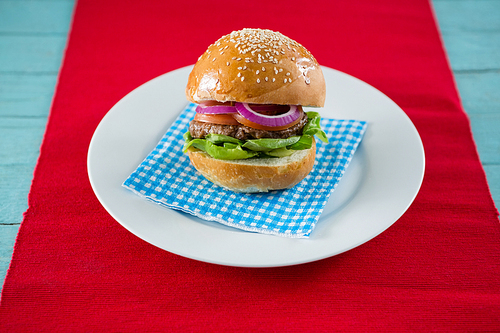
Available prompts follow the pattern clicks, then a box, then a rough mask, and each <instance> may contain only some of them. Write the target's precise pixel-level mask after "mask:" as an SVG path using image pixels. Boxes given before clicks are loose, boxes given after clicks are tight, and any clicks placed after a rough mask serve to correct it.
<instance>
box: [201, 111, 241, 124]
mask: <svg viewBox="0 0 500 333" xmlns="http://www.w3.org/2000/svg"><path fill="white" fill-rule="evenodd" d="M194 120H197V121H201V122H204V123H212V124H220V125H241V124H240V123H239V122H237V121H236V119H234V117H233V114H232V113H222V114H208V113H203V114H202V113H196V115H195V116H194Z"/></svg>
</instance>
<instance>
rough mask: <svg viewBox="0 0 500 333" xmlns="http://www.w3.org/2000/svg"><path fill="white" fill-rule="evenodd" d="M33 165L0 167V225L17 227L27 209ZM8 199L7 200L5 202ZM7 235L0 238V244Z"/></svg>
mask: <svg viewBox="0 0 500 333" xmlns="http://www.w3.org/2000/svg"><path fill="white" fill-rule="evenodd" d="M32 178H33V163H24V164H10V165H0V185H1V186H0V197H2V198H4V200H2V201H1V202H0V225H19V224H20V223H21V221H22V219H23V213H24V212H25V211H26V209H28V192H29V188H30V185H31V179H32ZM6 198H8V200H6ZM5 237H7V235H3V234H2V235H1V236H0V242H1V240H2V239H4V238H5ZM0 251H1V249H0Z"/></svg>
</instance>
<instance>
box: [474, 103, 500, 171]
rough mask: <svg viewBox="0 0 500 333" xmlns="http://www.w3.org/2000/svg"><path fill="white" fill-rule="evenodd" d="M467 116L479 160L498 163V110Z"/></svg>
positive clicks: (499, 140) (499, 147) (499, 162)
mask: <svg viewBox="0 0 500 333" xmlns="http://www.w3.org/2000/svg"><path fill="white" fill-rule="evenodd" d="M469 118H470V122H471V128H472V133H473V135H474V141H475V142H476V146H477V150H478V152H479V156H480V159H481V162H482V163H483V164H498V165H500V135H498V132H499V125H500V112H498V113H478V114H471V115H469Z"/></svg>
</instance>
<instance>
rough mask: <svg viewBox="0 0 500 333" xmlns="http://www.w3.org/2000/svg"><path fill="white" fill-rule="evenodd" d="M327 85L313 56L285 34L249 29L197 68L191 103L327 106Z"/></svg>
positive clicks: (219, 45) (224, 41)
mask: <svg viewBox="0 0 500 333" xmlns="http://www.w3.org/2000/svg"><path fill="white" fill-rule="evenodd" d="M325 92H326V88H325V79H324V77H323V72H322V71H321V67H320V66H319V65H318V62H317V61H316V59H315V58H314V57H313V56H312V55H311V53H310V52H309V51H308V50H306V48H304V47H303V46H302V45H300V44H299V43H297V42H296V41H294V40H292V39H290V38H288V37H286V36H284V35H282V34H281V33H279V32H274V31H271V30H261V29H243V30H238V31H233V32H232V33H230V34H228V35H226V36H223V37H221V38H220V39H219V40H217V41H216V42H215V43H213V44H212V45H210V46H209V47H208V49H207V50H206V51H205V53H204V54H203V55H201V57H200V58H199V59H198V61H197V62H196V64H195V66H194V68H193V70H192V72H191V74H190V75H189V80H188V84H187V87H186V96H187V99H188V100H190V101H191V102H195V103H200V102H202V101H206V100H216V101H219V102H227V101H234V102H242V103H256V104H281V105H303V106H319V107H322V106H324V103H325Z"/></svg>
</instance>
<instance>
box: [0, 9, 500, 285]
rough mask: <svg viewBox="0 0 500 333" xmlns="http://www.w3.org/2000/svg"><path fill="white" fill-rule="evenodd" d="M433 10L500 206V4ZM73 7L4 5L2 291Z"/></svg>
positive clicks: (0, 29)
mask: <svg viewBox="0 0 500 333" xmlns="http://www.w3.org/2000/svg"><path fill="white" fill-rule="evenodd" d="M433 6H434V8H435V12H436V16H437V18H438V23H439V27H440V29H441V32H442V36H443V40H444V43H445V46H446V50H447V53H448V56H449V59H450V63H451V66H452V69H453V72H454V74H455V78H456V82H457V86H458V89H459V92H460V95H461V98H462V103H463V105H464V108H465V111H466V112H467V113H468V115H469V117H470V121H471V126H472V131H473V135H474V139H475V141H476V143H477V149H478V152H479V155H480V159H481V162H482V164H483V166H484V169H485V171H486V175H487V179H488V183H489V185H490V189H491V192H492V195H493V198H494V200H495V202H496V205H497V207H500V130H499V128H500V93H499V91H500V0H434V1H433ZM73 8H74V1H73V0H44V1H41V0H39V1H18V0H0V285H3V280H4V278H5V274H6V271H7V268H8V265H9V262H10V258H11V256H12V250H13V245H14V241H15V238H16V235H17V231H18V229H19V225H20V224H21V221H22V214H23V212H24V211H26V209H27V208H28V203H27V196H28V192H29V188H30V184H31V180H32V176H33V170H34V167H35V165H36V161H37V158H38V154H39V148H40V144H41V142H42V138H43V133H44V131H45V125H46V122H47V116H48V113H49V110H50V104H51V100H52V96H53V94H54V89H55V85H56V81H57V75H58V72H59V67H60V65H61V61H62V56H63V53H64V48H65V45H66V40H67V35H68V30H69V27H70V22H71V15H72V12H73Z"/></svg>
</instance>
